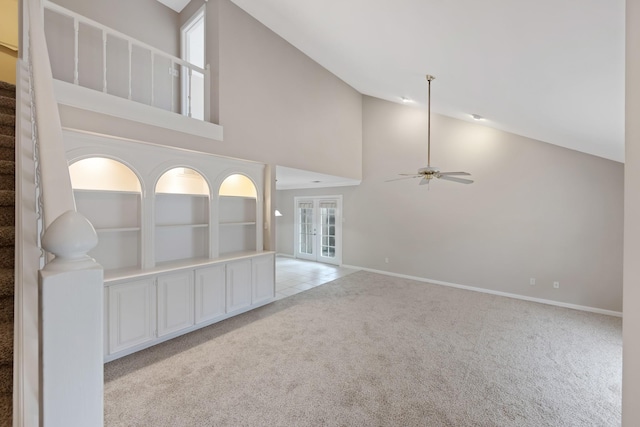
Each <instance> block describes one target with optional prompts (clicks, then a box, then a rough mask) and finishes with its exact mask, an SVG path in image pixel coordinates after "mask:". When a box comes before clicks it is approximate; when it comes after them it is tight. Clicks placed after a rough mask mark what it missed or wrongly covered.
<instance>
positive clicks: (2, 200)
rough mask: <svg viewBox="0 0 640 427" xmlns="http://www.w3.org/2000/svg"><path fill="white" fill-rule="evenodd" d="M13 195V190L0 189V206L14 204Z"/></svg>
mask: <svg viewBox="0 0 640 427" xmlns="http://www.w3.org/2000/svg"><path fill="white" fill-rule="evenodd" d="M15 197H16V192H15V191H11V190H0V206H14V203H15Z"/></svg>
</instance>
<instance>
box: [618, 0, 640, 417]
mask: <svg viewBox="0 0 640 427" xmlns="http://www.w3.org/2000/svg"><path fill="white" fill-rule="evenodd" d="M626 4H627V9H626V14H627V18H626V19H627V25H626V32H627V43H626V51H627V54H626V60H627V61H626V108H625V109H626V113H625V115H626V129H625V134H626V136H625V140H626V141H625V144H626V147H625V157H626V158H625V195H624V196H625V210H624V214H625V222H624V320H623V325H622V331H623V342H624V347H623V368H622V371H623V379H622V425H623V426H625V427H633V426H637V425H638V423H640V406H639V405H638V399H639V398H640V338H639V334H638V331H640V262H639V260H640V194H639V193H638V183H639V182H640V121H638V116H639V115H640V81H638V76H639V75H640V25H638V23H639V22H640V0H627V2H626Z"/></svg>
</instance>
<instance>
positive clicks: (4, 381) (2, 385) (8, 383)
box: [0, 363, 13, 394]
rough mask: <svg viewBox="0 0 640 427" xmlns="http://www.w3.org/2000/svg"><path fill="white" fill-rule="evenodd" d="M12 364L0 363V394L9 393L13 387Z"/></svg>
mask: <svg viewBox="0 0 640 427" xmlns="http://www.w3.org/2000/svg"><path fill="white" fill-rule="evenodd" d="M12 385H13V364H12V363H2V364H0V394H1V393H11V390H12V389H13V387H12Z"/></svg>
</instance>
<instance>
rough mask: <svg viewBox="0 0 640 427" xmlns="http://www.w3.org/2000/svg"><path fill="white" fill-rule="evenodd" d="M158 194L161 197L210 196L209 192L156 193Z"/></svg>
mask: <svg viewBox="0 0 640 427" xmlns="http://www.w3.org/2000/svg"><path fill="white" fill-rule="evenodd" d="M156 196H160V197H167V196H169V197H174V196H175V197H203V198H209V195H208V194H193V193H156Z"/></svg>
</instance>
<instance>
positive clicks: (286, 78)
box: [207, 0, 362, 179]
mask: <svg viewBox="0 0 640 427" xmlns="http://www.w3.org/2000/svg"><path fill="white" fill-rule="evenodd" d="M216 1H217V0H211V1H209V2H208V3H207V8H208V12H209V11H213V10H215V9H214V7H215V6H216ZM217 8H218V10H217V13H218V19H219V21H218V23H217V25H218V26H219V29H218V31H219V32H218V35H217V37H218V39H219V46H218V49H219V52H218V54H219V59H218V64H219V72H220V76H219V117H220V124H221V125H222V126H224V139H225V141H224V144H223V145H222V146H221V147H220V148H219V152H220V153H221V154H226V155H231V156H235V157H240V158H244V159H250V160H257V161H261V162H265V163H270V164H278V165H282V166H288V167H293V168H297V169H306V170H311V171H315V172H321V173H325V174H329V175H337V176H343V177H347V178H354V179H359V178H360V176H361V173H362V127H361V123H362V97H361V95H360V93H358V92H357V91H356V90H354V89H353V88H351V87H350V86H348V85H347V84H346V83H344V82H343V81H341V80H340V79H338V78H337V77H336V76H334V75H333V74H331V73H330V72H329V71H327V70H326V69H324V68H323V67H321V66H320V65H318V64H317V63H315V62H314V61H312V60H311V59H310V58H309V57H307V56H306V55H304V54H303V53H301V52H300V51H299V50H297V49H296V48H295V47H293V46H292V45H291V44H289V43H288V42H286V41H285V40H283V39H282V38H280V37H279V36H277V35H276V34H275V33H273V32H272V31H271V30H269V29H268V28H266V27H265V26H264V25H262V24H260V23H259V22H258V21H256V20H255V19H253V18H252V17H251V16H249V15H248V14H246V13H245V12H243V11H242V10H241V9H239V8H238V7H237V6H235V5H234V4H233V3H231V2H230V1H229V0H219V1H218V4H217ZM210 39H211V38H210ZM211 49H213V50H215V46H211ZM214 90H215V89H214Z"/></svg>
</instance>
